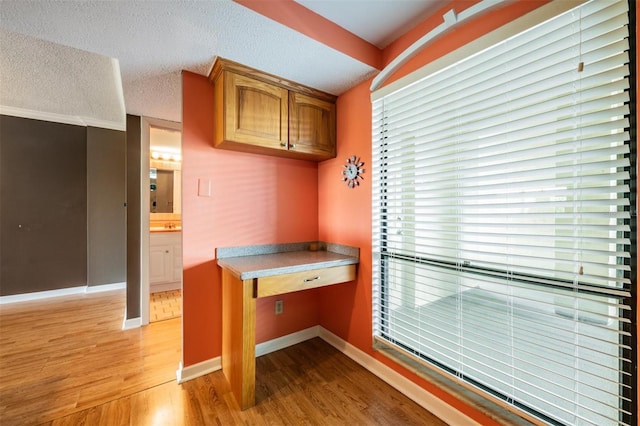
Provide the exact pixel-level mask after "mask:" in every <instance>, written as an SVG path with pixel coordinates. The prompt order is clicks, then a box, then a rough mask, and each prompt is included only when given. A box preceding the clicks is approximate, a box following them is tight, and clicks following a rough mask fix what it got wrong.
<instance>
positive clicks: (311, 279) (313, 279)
mask: <svg viewBox="0 0 640 426" xmlns="http://www.w3.org/2000/svg"><path fill="white" fill-rule="evenodd" d="M319 279H320V276H317V277H313V278H305V279H304V282H305V283H308V282H311V281H315V280H319Z"/></svg>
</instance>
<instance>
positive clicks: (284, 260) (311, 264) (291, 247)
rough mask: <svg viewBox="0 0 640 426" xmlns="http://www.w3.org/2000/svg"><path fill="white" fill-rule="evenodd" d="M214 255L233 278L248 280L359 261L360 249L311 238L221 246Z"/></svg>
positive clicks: (351, 263) (353, 263)
mask: <svg viewBox="0 0 640 426" xmlns="http://www.w3.org/2000/svg"><path fill="white" fill-rule="evenodd" d="M216 257H217V259H218V261H217V263H218V266H220V267H221V268H223V269H226V270H228V271H229V272H231V273H232V274H233V275H234V276H235V277H236V278H239V279H241V280H248V279H253V278H262V277H270V276H274V275H282V274H291V273H296V272H304V271H310V270H313V269H322V268H330V267H335V266H344V265H355V264H358V263H359V261H360V249H359V248H357V247H350V246H344V245H339V244H332V243H324V242H319V241H313V242H306V243H291V244H269V245H261V246H246V247H221V248H218V249H217V250H216Z"/></svg>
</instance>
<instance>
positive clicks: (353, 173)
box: [344, 164, 358, 179]
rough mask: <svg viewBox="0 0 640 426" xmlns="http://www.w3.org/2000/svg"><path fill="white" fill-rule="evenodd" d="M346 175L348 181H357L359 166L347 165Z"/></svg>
mask: <svg viewBox="0 0 640 426" xmlns="http://www.w3.org/2000/svg"><path fill="white" fill-rule="evenodd" d="M346 167H347V168H346V169H345V171H344V175H345V176H346V177H347V179H355V178H357V177H358V166H356V165H355V164H347V166H346Z"/></svg>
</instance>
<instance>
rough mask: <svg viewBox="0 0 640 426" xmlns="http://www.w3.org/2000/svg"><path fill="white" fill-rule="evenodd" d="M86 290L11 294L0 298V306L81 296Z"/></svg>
mask: <svg viewBox="0 0 640 426" xmlns="http://www.w3.org/2000/svg"><path fill="white" fill-rule="evenodd" d="M86 288H87V286H86V285H83V286H81V287H69V288H60V289H57V290H47V291H36V292H33V293H22V294H12V295H10V296H0V305H4V304H5V303H15V302H28V301H31V300H40V299H49V298H50V297H60V296H68V295H70V294H82V293H84V292H85V289H86Z"/></svg>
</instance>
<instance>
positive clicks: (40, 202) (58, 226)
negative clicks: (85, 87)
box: [0, 115, 87, 296]
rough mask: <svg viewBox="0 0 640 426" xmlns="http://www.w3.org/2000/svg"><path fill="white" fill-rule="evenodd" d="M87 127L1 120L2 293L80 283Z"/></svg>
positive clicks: (82, 282)
mask: <svg viewBox="0 0 640 426" xmlns="http://www.w3.org/2000/svg"><path fill="white" fill-rule="evenodd" d="M86 159H87V146H86V128H85V127H82V126H74V125H69V124H60V123H51V122H47V121H39V120H31V119H24V118H18V117H10V116H4V115H2V116H0V247H1V248H0V295H2V296H7V295H14V294H22V293H32V292H36V291H46V290H56V289H62V288H69V287H78V286H84V285H86V280H87V179H86V176H87V161H86Z"/></svg>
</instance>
